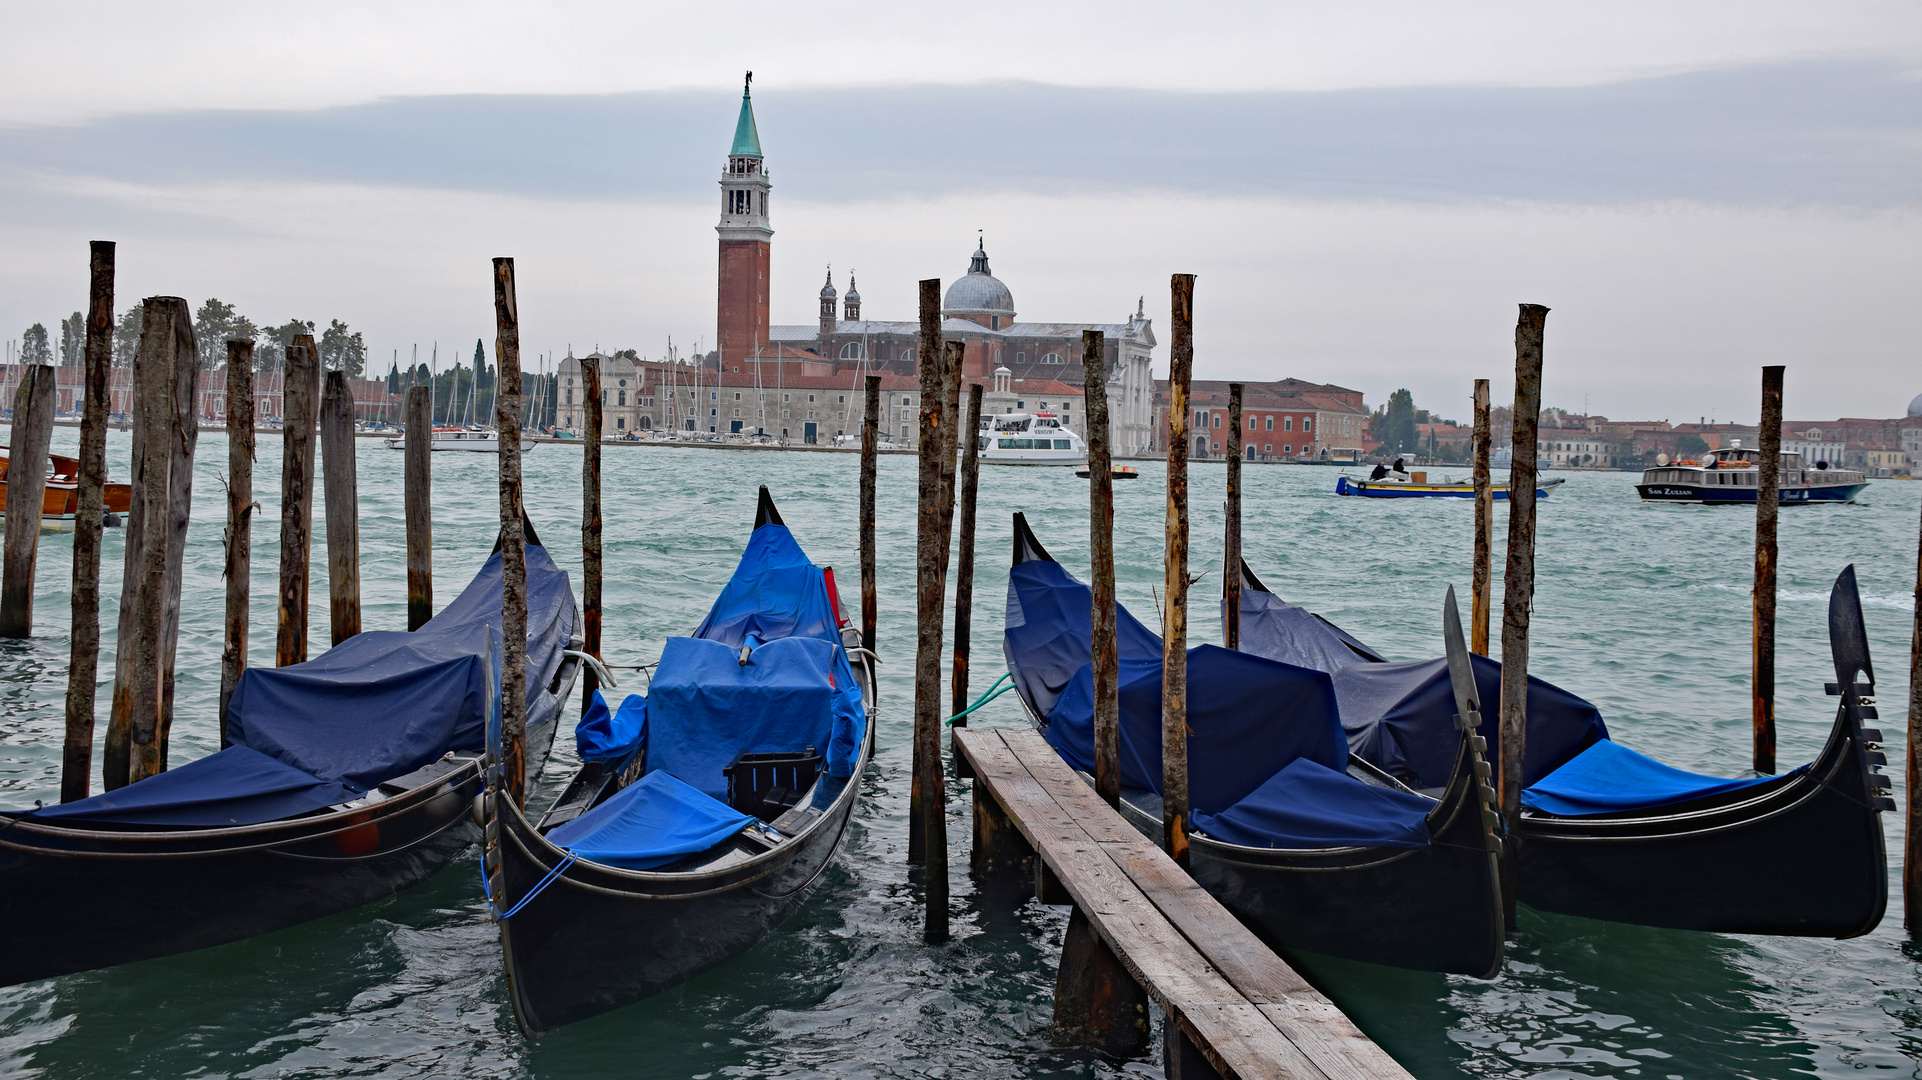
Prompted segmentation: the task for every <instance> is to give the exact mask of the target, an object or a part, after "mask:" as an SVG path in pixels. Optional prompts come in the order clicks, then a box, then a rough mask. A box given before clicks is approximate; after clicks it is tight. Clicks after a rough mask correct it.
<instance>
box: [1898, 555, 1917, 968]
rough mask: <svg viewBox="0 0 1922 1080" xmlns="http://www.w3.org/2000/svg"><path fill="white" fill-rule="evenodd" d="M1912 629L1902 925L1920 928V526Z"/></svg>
mask: <svg viewBox="0 0 1922 1080" xmlns="http://www.w3.org/2000/svg"><path fill="white" fill-rule="evenodd" d="M1916 537H1917V541H1916V551H1915V606H1914V608H1912V609H1911V610H1912V611H1913V613H1914V623H1915V626H1914V629H1913V630H1911V631H1910V636H1909V751H1908V768H1907V772H1906V774H1905V775H1906V777H1907V779H1906V783H1907V785H1908V786H1907V790H1908V801H1909V805H1908V829H1907V831H1906V832H1905V833H1904V834H1903V838H1902V924H1903V925H1904V926H1906V927H1908V928H1909V932H1910V933H1911V934H1913V933H1916V932H1917V931H1922V529H1918V530H1917V533H1916Z"/></svg>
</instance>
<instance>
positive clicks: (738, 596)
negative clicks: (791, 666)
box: [656, 524, 841, 678]
mask: <svg viewBox="0 0 1922 1080" xmlns="http://www.w3.org/2000/svg"><path fill="white" fill-rule="evenodd" d="M837 623H838V620H836V619H835V617H834V602H833V601H832V600H830V599H829V598H828V590H827V581H826V579H825V578H824V577H823V576H822V573H821V568H820V567H818V566H815V565H814V564H813V563H811V562H809V561H808V557H807V553H806V552H804V551H802V550H801V545H800V544H798V543H796V542H795V540H794V534H793V533H791V532H789V531H788V527H787V526H785V525H775V524H767V525H762V526H761V527H760V528H758V529H755V530H754V535H753V536H750V537H749V538H748V541H747V550H746V551H743V552H742V553H741V562H740V565H738V566H736V567H735V568H734V576H733V578H731V579H729V581H728V583H727V587H726V588H724V589H722V590H721V595H720V596H718V597H716V598H715V600H714V607H713V608H712V609H710V610H709V611H708V613H707V618H705V619H702V620H701V625H700V626H699V627H698V628H696V629H695V631H694V636H695V637H697V638H705V639H707V640H708V641H718V642H720V643H722V644H723V645H732V646H734V647H735V648H737V649H738V648H740V646H741V645H742V644H743V643H744V642H746V641H747V639H748V638H749V637H750V636H752V637H754V638H758V639H759V640H761V641H773V640H774V639H776V638H785V637H808V638H819V639H821V640H823V641H828V642H832V643H834V644H836V645H838V644H840V642H841V632H840V629H839V627H838V625H837ZM658 677H659V676H656V678H658Z"/></svg>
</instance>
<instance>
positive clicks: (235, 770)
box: [33, 746, 354, 828]
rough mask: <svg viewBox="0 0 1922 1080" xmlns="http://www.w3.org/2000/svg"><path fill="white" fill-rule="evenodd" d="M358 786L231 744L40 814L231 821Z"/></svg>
mask: <svg viewBox="0 0 1922 1080" xmlns="http://www.w3.org/2000/svg"><path fill="white" fill-rule="evenodd" d="M352 798H354V792H351V791H349V790H347V789H346V788H345V787H342V786H341V785H339V784H331V783H328V782H327V781H325V780H321V779H319V778H317V777H315V776H312V775H310V774H308V773H304V772H301V771H300V770H299V769H296V768H294V767H293V766H291V765H283V764H281V763H280V762H278V761H276V760H274V759H273V758H270V757H268V756H267V755H266V754H263V753H261V752H260V751H258V750H252V749H249V748H247V747H245V746H230V747H228V748H227V749H225V750H222V751H220V752H219V753H217V754H209V755H207V756H206V757H204V758H201V759H199V760H197V761H190V762H188V763H187V764H185V765H182V766H180V767H179V768H177V769H169V770H167V771H166V772H163V773H160V774H159V775H157V776H150V777H148V778H147V779H145V780H142V781H140V782H139V783H137V784H129V785H127V786H126V787H123V788H119V789H116V790H114V791H109V792H106V793H105V794H102V795H95V796H94V797H93V798H91V799H80V800H77V801H75V802H70V803H61V804H59V805H55V806H48V807H43V808H42V809H40V810H38V811H36V812H35V813H34V815H33V816H34V817H36V818H64V819H67V820H78V821H92V822H99V823H102V824H108V823H111V824H120V825H176V826H180V827H183V828H184V827H190V826H203V827H205V826H227V825H256V824H259V823H260V822H263V821H276V820H279V819H280V818H286V817H293V816H295V815H296V814H305V813H307V812H309V811H311V810H319V809H320V808H321V807H324V806H332V805H334V804H335V803H341V802H346V801H348V800H349V799H352Z"/></svg>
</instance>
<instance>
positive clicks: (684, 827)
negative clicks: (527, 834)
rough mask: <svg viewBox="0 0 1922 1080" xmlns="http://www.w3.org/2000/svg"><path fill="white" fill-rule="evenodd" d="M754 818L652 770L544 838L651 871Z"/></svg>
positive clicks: (580, 852) (713, 842)
mask: <svg viewBox="0 0 1922 1080" xmlns="http://www.w3.org/2000/svg"><path fill="white" fill-rule="evenodd" d="M681 640H687V639H685V638H683V639H681ZM753 820H754V819H753V818H751V817H749V816H748V815H746V814H743V813H741V812H740V811H738V810H735V809H734V808H733V807H730V806H728V805H727V804H726V803H724V802H721V801H719V800H718V799H715V798H713V797H711V796H708V795H706V794H703V793H702V792H700V791H698V790H696V789H694V788H692V787H690V786H688V785H687V784H684V783H682V782H681V781H679V780H677V779H675V778H674V776H672V775H671V774H669V773H664V772H650V773H648V774H647V775H646V776H643V777H641V778H640V779H639V780H637V781H635V782H634V783H632V784H629V785H628V786H627V787H625V788H622V789H621V790H620V791H619V792H617V793H615V794H614V796H613V797H612V798H610V799H608V800H607V801H606V802H604V803H602V804H601V805H599V806H597V807H595V808H594V809H592V810H589V811H588V812H587V813H585V814H582V815H581V816H580V817H577V818H575V819H574V820H573V821H570V822H568V823H567V824H565V825H562V826H560V827H559V828H556V829H555V830H554V831H552V832H550V833H548V834H547V839H549V840H550V841H552V842H553V843H554V844H555V845H557V846H559V847H562V848H565V849H567V850H568V851H571V852H573V853H574V854H576V855H579V856H580V857H581V858H583V859H587V860H589V861H591V862H597V863H603V864H606V865H609V866H624V867H627V868H628V869H630V870H651V869H653V868H654V867H657V866H665V865H666V864H668V863H671V862H673V861H675V860H676V859H679V858H681V857H682V856H684V855H692V854H694V853H695V852H699V851H706V850H707V849H709V848H711V847H713V846H714V845H716V844H719V843H721V842H722V841H724V840H726V839H727V838H728V837H730V836H733V835H734V834H735V833H738V832H740V831H741V829H742V827H744V826H745V825H747V823H748V822H750V821H753Z"/></svg>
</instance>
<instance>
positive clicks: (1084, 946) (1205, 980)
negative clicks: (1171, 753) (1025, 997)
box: [954, 728, 1409, 1080]
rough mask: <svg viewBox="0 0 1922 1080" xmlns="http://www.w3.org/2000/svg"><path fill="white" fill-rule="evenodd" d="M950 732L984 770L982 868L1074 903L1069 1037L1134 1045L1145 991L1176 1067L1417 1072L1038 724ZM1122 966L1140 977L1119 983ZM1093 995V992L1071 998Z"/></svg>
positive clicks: (1065, 1008)
mask: <svg viewBox="0 0 1922 1080" xmlns="http://www.w3.org/2000/svg"><path fill="white" fill-rule="evenodd" d="M954 734H955V749H956V752H957V754H959V755H961V756H963V757H965V758H966V759H967V762H968V764H969V765H971V766H972V768H973V770H974V775H975V781H974V805H975V836H974V840H975V854H974V867H975V871H976V873H977V874H978V875H980V876H982V877H984V878H990V879H991V878H996V877H1001V878H1006V877H1012V876H1015V875H1032V877H1031V880H1033V881H1034V882H1035V888H1036V890H1037V891H1038V893H1039V894H1040V898H1041V900H1042V901H1043V902H1044V903H1072V904H1073V905H1074V908H1075V915H1074V918H1073V919H1072V920H1071V921H1070V925H1069V931H1068V942H1067V945H1066V947H1065V949H1064V951H1063V960H1062V971H1061V975H1060V978H1059V980H1058V981H1057V985H1056V995H1055V996H1056V1001H1055V1016H1056V1020H1057V1023H1058V1024H1059V1025H1060V1026H1062V1027H1063V1028H1064V1029H1068V1031H1069V1033H1070V1034H1078V1035H1080V1036H1081V1037H1083V1038H1086V1039H1088V1040H1089V1041H1094V1042H1097V1043H1101V1044H1103V1045H1105V1046H1107V1047H1108V1048H1109V1049H1112V1050H1119V1051H1123V1052H1125V1051H1127V1050H1129V1049H1136V1050H1137V1052H1138V1049H1139V1048H1143V1047H1145V1040H1142V1041H1139V1042H1136V1041H1134V1040H1132V1039H1131V1038H1130V1036H1131V1035H1137V1034H1139V1035H1145V1030H1146V1026H1145V1010H1138V1009H1132V1008H1131V1004H1130V1001H1129V995H1130V993H1131V992H1137V991H1136V988H1138V992H1145V993H1146V994H1147V995H1148V996H1150V997H1152V998H1153V999H1154V1001H1155V1003H1156V1004H1157V1005H1159V1006H1160V1007H1161V1011H1162V1014H1163V1016H1164V1017H1166V1018H1167V1026H1166V1027H1165V1028H1164V1038H1163V1041H1164V1044H1165V1045H1166V1046H1167V1054H1166V1058H1167V1066H1168V1075H1169V1076H1170V1077H1171V1078H1174V1080H1191V1078H1193V1077H1196V1076H1203V1077H1205V1076H1207V1075H1208V1074H1209V1073H1211V1072H1212V1073H1213V1074H1215V1075H1219V1076H1221V1077H1228V1078H1239V1080H1256V1078H1261V1077H1287V1078H1293V1080H1321V1078H1327V1080H1361V1078H1364V1077H1368V1078H1375V1077H1389V1078H1394V1077H1407V1076H1408V1075H1409V1073H1408V1072H1407V1070H1405V1069H1403V1068H1402V1067H1401V1066H1400V1065H1399V1064H1397V1063H1396V1062H1395V1060H1394V1059H1393V1058H1391V1057H1389V1056H1388V1054H1387V1052H1386V1051H1384V1050H1382V1049H1381V1048H1380V1047H1378V1046H1376V1045H1375V1044H1374V1043H1373V1042H1371V1041H1370V1040H1369V1039H1368V1037H1367V1036H1365V1035H1363V1034H1362V1033H1361V1031H1360V1029H1358V1028H1356V1027H1355V1025H1354V1023H1353V1022H1352V1021H1350V1020H1349V1019H1348V1018H1347V1017H1346V1016H1345V1015H1343V1014H1342V1012H1341V1011H1340V1010H1339V1009H1337V1008H1335V1006H1334V1004H1333V1003H1332V1002H1330V1001H1329V1000H1328V999H1327V998H1326V997H1323V996H1322V995H1321V994H1320V993H1319V992H1318V991H1316V990H1315V989H1314V988H1313V987H1312V986H1310V985H1308V982H1307V981H1306V980H1305V979H1303V978H1302V977H1301V975H1300V974H1298V973H1297V972H1296V971H1295V970H1294V969H1293V968H1291V967H1289V966H1288V964H1287V963H1286V962H1285V961H1283V960H1282V959H1281V957H1279V956H1277V955H1275V953H1274V951H1273V950H1271V949H1269V948H1268V946H1267V945H1265V944H1263V943H1262V942H1261V940H1260V939H1258V938H1256V937H1255V935H1254V934H1253V932H1251V931H1250V930H1248V928H1247V927H1245V926H1243V925H1242V924H1241V923H1240V922H1239V921H1238V920H1237V919H1236V918H1235V917H1234V916H1233V915H1231V914H1229V913H1228V911H1227V909H1225V908H1223V907H1222V906H1221V905H1220V903H1218V902H1217V901H1216V900H1215V899H1214V897H1212V896H1210V895H1208V893H1207V892H1205V891H1204V890H1203V889H1202V888H1201V887H1200V886H1199V885H1196V884H1195V882H1194V879H1193V878H1191V877H1189V876H1188V874H1187V873H1186V872H1185V871H1183V870H1182V869H1181V868H1180V867H1179V866H1177V865H1175V863H1174V861H1173V860H1172V859H1170V858H1169V857H1168V856H1167V855H1166V854H1165V853H1163V852H1162V851H1161V849H1160V848H1159V847H1157V846H1156V845H1155V844H1154V843H1152V842H1151V841H1149V840H1148V839H1147V838H1146V837H1144V836H1142V835H1141V834H1140V833H1139V832H1136V831H1135V830H1134V829H1133V828H1132V827H1130V826H1129V825H1128V823H1127V822H1126V821H1124V820H1123V819H1122V817H1121V815H1120V814H1118V813H1116V812H1115V811H1114V809H1112V808H1111V807H1109V806H1108V805H1107V804H1106V803H1104V802H1102V801H1101V799H1100V797H1099V796H1097V795H1096V794H1095V793H1094V791H1093V789H1091V788H1090V787H1089V786H1088V785H1087V784H1086V783H1084V782H1083V781H1082V780H1081V778H1080V777H1078V776H1076V775H1075V773H1074V771H1073V770H1071V769H1069V768H1068V766H1067V764H1066V763H1065V762H1063V761H1062V760H1061V758H1060V756H1059V755H1057V754H1056V753H1055V751H1054V748H1053V747H1051V746H1049V745H1048V744H1047V742H1046V741H1045V740H1043V739H1042V738H1041V736H1040V735H1038V734H1036V733H1035V732H1032V731H1028V730H1010V729H992V728H957V729H955V733H954ZM1037 856H1038V861H1036V857H1037ZM1117 966H1118V969H1125V979H1126V980H1127V981H1131V982H1132V983H1133V984H1134V985H1133V986H1132V987H1130V986H1126V985H1121V986H1117V985H1116V984H1117V983H1120V982H1122V981H1123V980H1122V979H1121V978H1119V976H1121V975H1122V974H1123V971H1122V970H1117ZM1090 995H1092V997H1093V998H1094V1000H1093V1002H1092V1003H1091V1002H1089V1001H1087V1000H1075V999H1079V998H1088V997H1089V996H1090ZM1064 998H1067V999H1069V1000H1064ZM1137 1012H1138V1013H1139V1017H1137V1016H1136V1015H1135V1014H1136V1013H1137Z"/></svg>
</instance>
